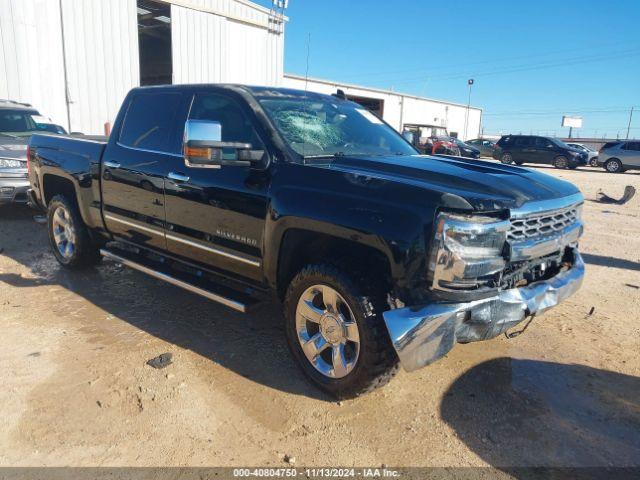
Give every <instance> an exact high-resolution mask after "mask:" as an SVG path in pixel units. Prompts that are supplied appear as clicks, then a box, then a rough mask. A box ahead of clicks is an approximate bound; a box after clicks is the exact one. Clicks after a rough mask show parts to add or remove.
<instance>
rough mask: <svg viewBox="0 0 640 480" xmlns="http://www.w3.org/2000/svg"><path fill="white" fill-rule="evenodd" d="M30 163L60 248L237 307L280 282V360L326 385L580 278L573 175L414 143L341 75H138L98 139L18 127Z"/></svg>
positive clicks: (399, 360)
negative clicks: (245, 78) (319, 89)
mask: <svg viewBox="0 0 640 480" xmlns="http://www.w3.org/2000/svg"><path fill="white" fill-rule="evenodd" d="M29 164H30V174H29V179H30V182H31V190H30V193H29V195H30V197H31V199H32V202H34V203H36V204H38V205H39V206H41V207H42V208H45V209H46V210H47V211H48V233H49V239H50V243H51V247H52V250H53V253H54V255H55V257H56V258H57V259H58V261H59V262H60V264H62V265H63V266H64V267H68V268H81V267H86V266H89V265H93V264H95V263H97V262H98V261H99V260H100V258H101V257H106V258H108V259H111V260H115V261H116V262H119V263H120V264H123V265H127V266H129V267H132V268H134V269H137V270H140V271H142V272H145V273H147V274H149V275H151V276H153V277H156V278H159V279H162V280H164V281H166V282H169V283H171V284H174V285H177V286H179V287H182V288H185V289H187V290H190V291H192V292H195V293H197V294H200V295H203V296H205V297H207V298H209V299H211V300H214V301H217V302H220V303H222V304H224V305H226V306H228V307H230V308H233V309H235V310H239V311H242V312H245V311H248V310H249V309H250V308H251V307H252V306H254V305H256V304H257V303H258V302H261V301H268V300H270V299H274V298H276V299H279V300H280V301H282V302H283V310H284V322H285V332H286V338H287V342H288V344H289V347H290V349H291V352H292V354H293V357H294V358H295V359H296V360H297V362H298V363H299V365H300V366H301V368H302V371H303V372H304V373H305V374H306V376H307V377H309V378H310V379H311V380H312V381H313V382H314V383H315V384H316V385H318V386H319V387H320V388H322V389H324V390H325V391H327V392H329V393H331V394H333V395H335V396H337V397H342V398H344V397H353V396H357V395H360V394H362V393H364V392H367V391H370V390H371V389H373V388H375V387H378V386H381V385H383V384H385V383H387V382H388V381H389V380H390V379H391V378H392V377H393V375H394V374H395V373H396V372H397V370H398V368H399V365H401V366H402V367H403V368H404V369H405V370H407V371H412V370H416V369H418V368H421V367H424V366H426V365H428V364H430V363H432V362H434V361H436V360H438V359H439V358H441V357H443V356H444V355H446V354H447V352H449V350H451V348H453V347H454V346H455V345H456V343H467V342H472V341H477V340H487V339H491V338H493V337H495V336H497V335H499V334H500V333H502V332H506V330H507V329H510V328H511V327H514V326H516V325H517V324H519V323H520V322H523V320H525V319H529V320H530V318H532V317H533V316H535V315H536V314H537V313H540V312H542V311H544V310H547V309H548V308H550V307H553V306H555V305H557V304H558V303H559V302H561V301H562V300H564V299H565V298H567V297H568V296H569V295H571V294H573V293H574V292H575V291H576V290H577V289H578V288H579V286H580V284H581V282H582V279H583V275H584V264H583V262H582V260H581V257H580V254H579V253H578V249H577V246H578V241H579V238H580V236H581V234H582V230H583V224H582V221H581V209H582V204H583V196H582V195H581V193H580V192H579V190H578V189H577V188H576V187H575V186H573V185H572V184H570V183H567V182H565V181H562V180H559V179H557V178H554V177H551V176H548V175H545V174H542V173H538V172H535V171H531V170H528V169H524V168H521V167H517V166H511V165H501V164H494V163H487V162H483V161H478V160H472V159H465V158H440V157H435V156H426V155H420V154H418V152H417V151H416V150H415V149H414V148H413V147H412V146H411V145H410V144H409V143H408V142H407V141H406V140H405V139H404V138H403V137H402V136H401V135H400V134H399V133H397V132H396V131H395V130H394V129H393V128H391V127H390V126H389V125H387V124H386V123H385V122H384V121H382V120H380V119H379V118H378V117H376V116H375V115H373V114H371V113H370V112H369V111H367V110H365V109H363V108H362V107H360V106H359V105H357V104H355V103H352V102H350V101H347V100H346V99H345V98H344V95H343V94H341V92H338V93H337V94H335V95H321V94H317V93H311V92H305V91H298V90H290V89H283V88H269V87H246V86H238V85H194V86H189V85H180V86H161V87H144V88H136V89H133V90H132V91H131V92H130V93H129V94H128V96H127V97H126V99H125V101H124V104H123V106H122V108H121V110H120V113H119V114H118V116H117V119H116V121H115V123H114V128H113V131H112V133H111V135H110V137H109V138H108V141H105V142H101V141H92V140H82V139H77V138H65V137H51V136H37V135H36V136H34V137H33V139H32V140H31V143H30V153H29ZM265 348H268V347H267V346H265Z"/></svg>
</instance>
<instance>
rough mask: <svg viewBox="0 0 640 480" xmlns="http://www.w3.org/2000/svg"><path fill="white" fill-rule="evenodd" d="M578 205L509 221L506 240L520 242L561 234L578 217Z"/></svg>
mask: <svg viewBox="0 0 640 480" xmlns="http://www.w3.org/2000/svg"><path fill="white" fill-rule="evenodd" d="M578 207H579V206H578V205H573V206H571V207H568V208H563V209H560V210H553V211H551V212H543V213H538V214H533V215H529V216H526V217H521V218H512V219H511V228H510V229H509V232H508V233H507V239H508V240H511V241H515V242H518V241H522V240H528V239H531V238H538V237H544V236H548V235H553V234H554V233H556V232H562V231H563V230H564V229H565V228H567V227H568V226H570V225H572V224H574V223H575V222H576V221H577V220H578V218H579V216H578Z"/></svg>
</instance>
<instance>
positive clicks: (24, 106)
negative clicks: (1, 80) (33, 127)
mask: <svg viewBox="0 0 640 480" xmlns="http://www.w3.org/2000/svg"><path fill="white" fill-rule="evenodd" d="M0 109H11V110H31V111H35V109H34V108H33V107H32V106H31V104H30V103H23V102H16V101H15V100H6V99H2V98H0Z"/></svg>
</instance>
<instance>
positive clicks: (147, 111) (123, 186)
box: [100, 92, 184, 250]
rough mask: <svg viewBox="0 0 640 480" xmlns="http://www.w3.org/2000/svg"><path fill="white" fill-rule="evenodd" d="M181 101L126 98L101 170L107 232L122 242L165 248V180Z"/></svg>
mask: <svg viewBox="0 0 640 480" xmlns="http://www.w3.org/2000/svg"><path fill="white" fill-rule="evenodd" d="M183 97H184V96H183V95H182V94H181V93H177V92H167V93H161V92H157V93H139V94H136V95H133V96H132V97H131V98H130V102H129V105H128V106H127V113H126V116H125V118H124V122H123V125H122V127H121V130H120V135H119V138H118V139H117V140H115V141H114V139H112V140H111V141H110V143H109V147H108V148H107V149H106V150H105V156H104V158H103V162H102V165H101V172H100V173H101V177H102V194H103V215H104V220H105V224H106V226H107V229H108V230H109V231H110V232H111V233H113V234H114V235H117V236H119V237H121V238H123V239H125V240H128V241H130V242H133V243H136V244H139V245H142V246H145V247H153V248H156V249H162V250H164V249H165V248H166V242H165V234H164V221H165V212H164V179H165V177H166V175H167V173H168V172H169V168H170V167H171V165H172V163H171V160H172V159H173V158H175V157H176V156H178V157H179V158H181V157H180V155H179V151H180V142H179V140H177V138H176V135H177V129H176V120H177V116H178V115H179V110H180V109H181V107H182V103H183Z"/></svg>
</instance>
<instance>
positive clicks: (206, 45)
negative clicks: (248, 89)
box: [169, 0, 284, 85]
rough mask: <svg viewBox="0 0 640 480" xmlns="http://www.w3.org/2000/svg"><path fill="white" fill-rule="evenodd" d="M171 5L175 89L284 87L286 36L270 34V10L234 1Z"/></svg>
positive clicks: (191, 1) (203, 0)
mask: <svg viewBox="0 0 640 480" xmlns="http://www.w3.org/2000/svg"><path fill="white" fill-rule="evenodd" d="M169 3H172V6H171V31H172V49H173V81H174V83H213V82H231V83H233V82H235V83H248V84H253V85H279V84H280V83H281V81H282V75H283V50H284V43H283V42H284V33H276V32H274V31H273V30H272V29H271V28H270V26H272V24H271V23H270V21H269V10H267V9H265V8H263V7H259V6H258V5H248V4H244V3H239V2H236V1H234V0H189V1H171V0H169ZM185 5H187V6H185ZM214 12H217V13H214ZM243 20H246V21H243Z"/></svg>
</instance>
